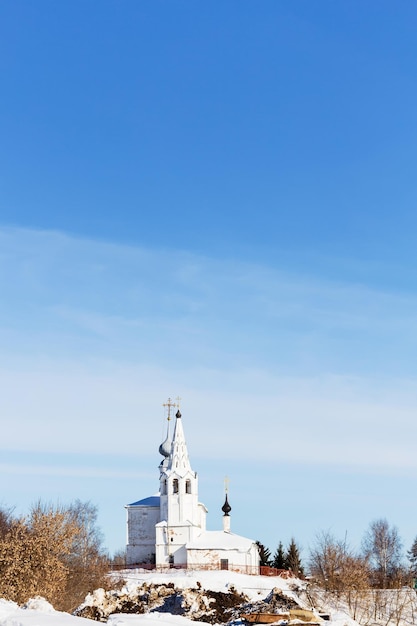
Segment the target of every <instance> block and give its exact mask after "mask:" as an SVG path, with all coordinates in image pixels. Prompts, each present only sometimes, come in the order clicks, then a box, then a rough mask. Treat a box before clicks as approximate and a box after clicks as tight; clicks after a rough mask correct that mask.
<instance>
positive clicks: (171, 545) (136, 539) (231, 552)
mask: <svg viewBox="0 0 417 626" xmlns="http://www.w3.org/2000/svg"><path fill="white" fill-rule="evenodd" d="M171 406H173V405H172V404H171V403H170V402H169V403H168V411H170V408H171ZM169 423H170V414H169V412H168V428H167V436H166V439H165V441H164V442H163V443H162V444H161V445H160V447H159V452H160V454H161V455H162V457H163V460H162V462H161V464H160V466H159V494H158V495H157V496H151V497H148V498H144V499H142V500H139V501H137V502H133V503H132V504H128V505H127V506H126V511H127V546H126V562H127V564H128V565H133V564H145V563H147V564H154V565H155V566H156V568H166V567H172V566H176V567H187V568H192V569H198V568H204V567H206V568H212V569H220V568H221V569H232V570H234V571H241V572H245V573H253V574H258V573H259V560H260V559H259V551H258V547H257V545H256V543H255V542H254V541H252V540H251V539H246V538H245V537H240V536H239V535H235V534H233V533H231V532H230V516H229V513H230V510H231V507H230V505H229V503H228V500H227V495H226V501H225V503H224V505H223V509H222V510H223V513H224V516H223V530H220V531H207V530H206V515H207V509H206V507H205V506H204V504H202V503H201V502H199V501H198V477H197V473H196V472H194V471H193V470H192V468H191V465H190V460H189V456H188V451H187V445H186V442H185V437H184V430H183V425H182V418H181V413H180V412H179V411H177V414H176V416H175V427H174V433H173V437H172V440H171V438H170V433H169Z"/></svg>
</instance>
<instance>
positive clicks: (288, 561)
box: [285, 538, 304, 576]
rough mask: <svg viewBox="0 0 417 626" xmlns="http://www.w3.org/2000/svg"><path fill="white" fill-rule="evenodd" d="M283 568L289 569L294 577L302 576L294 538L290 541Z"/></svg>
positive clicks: (298, 553)
mask: <svg viewBox="0 0 417 626" xmlns="http://www.w3.org/2000/svg"><path fill="white" fill-rule="evenodd" d="M285 567H286V569H290V570H291V571H292V573H293V574H295V576H300V575H301V576H302V575H303V574H304V571H303V567H302V565H301V558H300V552H299V550H298V547H297V544H296V543H295V540H294V538H292V539H291V542H290V545H289V546H288V550H287V554H286V555H285Z"/></svg>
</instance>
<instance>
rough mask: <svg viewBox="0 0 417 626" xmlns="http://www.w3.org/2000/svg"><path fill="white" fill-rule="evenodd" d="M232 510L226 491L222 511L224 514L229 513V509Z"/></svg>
mask: <svg viewBox="0 0 417 626" xmlns="http://www.w3.org/2000/svg"><path fill="white" fill-rule="evenodd" d="M231 510H232V507H231V506H230V504H229V501H228V499H227V493H226V499H225V501H224V504H223V506H222V511H223V513H224V514H225V515H229V513H230V511H231Z"/></svg>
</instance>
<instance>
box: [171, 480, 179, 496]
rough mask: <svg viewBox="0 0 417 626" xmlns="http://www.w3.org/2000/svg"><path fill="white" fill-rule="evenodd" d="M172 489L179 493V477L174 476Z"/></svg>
mask: <svg viewBox="0 0 417 626" xmlns="http://www.w3.org/2000/svg"><path fill="white" fill-rule="evenodd" d="M172 491H173V493H178V478H174V480H173V481H172Z"/></svg>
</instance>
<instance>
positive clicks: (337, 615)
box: [0, 570, 357, 626]
mask: <svg viewBox="0 0 417 626" xmlns="http://www.w3.org/2000/svg"><path fill="white" fill-rule="evenodd" d="M120 576H121V577H123V578H125V579H126V589H127V590H129V589H131V590H132V592H133V590H134V589H135V588H136V587H137V586H138V585H141V584H142V583H144V582H147V583H149V584H152V583H153V584H163V583H169V582H171V583H174V585H175V586H176V587H177V588H179V589H187V588H192V587H194V588H195V587H197V586H198V583H200V585H201V587H202V588H203V589H207V590H211V591H222V592H227V591H229V590H231V589H232V588H235V589H236V591H240V592H243V593H245V594H246V595H247V596H248V597H249V598H250V599H251V601H258V600H262V599H264V598H265V597H266V596H267V595H268V594H269V593H270V592H271V591H272V589H274V588H279V589H281V590H282V591H283V592H285V594H286V595H288V596H289V597H292V598H294V599H295V600H298V601H299V600H300V598H299V596H298V591H299V592H300V593H301V594H302V590H303V587H304V583H303V582H302V581H298V580H297V579H283V578H279V577H274V576H270V577H269V576H246V575H244V574H236V573H234V572H229V571H216V572H207V571H198V572H190V571H184V570H171V571H170V572H169V573H166V574H163V573H156V572H144V571H140V570H128V571H126V572H121V573H120ZM294 587H295V588H294ZM92 595H93V594H92ZM301 604H304V605H305V606H306V602H305V601H304V602H303V601H301ZM93 623H94V622H92V621H91V620H88V619H85V618H82V617H75V616H73V615H69V614H68V613H62V612H59V611H55V610H54V608H53V607H52V606H51V605H50V604H49V603H48V602H46V600H43V599H40V598H38V599H34V600H31V601H29V602H28V603H27V604H26V605H25V606H24V607H19V606H18V605H17V604H16V603H14V602H8V601H6V600H1V599H0V626H86V625H87V624H88V626H92V624H93ZM95 623H97V624H98V622H95ZM325 623H328V624H331V626H357V622H355V621H354V620H352V619H351V618H350V617H348V615H347V614H346V613H345V612H332V620H331V622H325ZM107 624H108V626H196V625H197V624H199V622H195V621H193V622H191V620H189V619H187V618H185V617H181V616H178V615H170V614H169V613H158V612H154V613H147V614H143V615H132V614H114V615H111V616H110V617H109V619H108V622H107ZM240 624H241V623H240V622H239V625H240ZM205 626H207V625H206V624H205ZM236 626H238V622H236Z"/></svg>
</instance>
